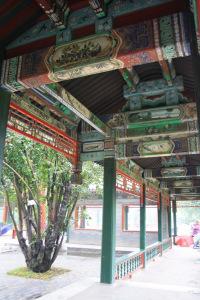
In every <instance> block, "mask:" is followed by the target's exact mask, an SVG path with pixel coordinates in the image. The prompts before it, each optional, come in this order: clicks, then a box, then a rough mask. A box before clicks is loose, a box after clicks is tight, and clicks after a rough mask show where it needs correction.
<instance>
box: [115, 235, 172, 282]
mask: <svg viewBox="0 0 200 300" xmlns="http://www.w3.org/2000/svg"><path fill="white" fill-rule="evenodd" d="M171 247H172V241H171V238H167V239H165V240H163V241H162V242H157V243H155V244H153V245H150V246H148V247H147V248H146V250H145V251H139V252H137V253H135V252H131V253H129V254H127V255H123V256H121V257H119V258H117V259H116V273H115V279H125V278H131V277H132V274H133V273H134V272H135V271H136V270H138V269H141V268H144V266H145V261H146V262H149V261H151V260H153V259H154V258H155V257H156V256H159V255H162V252H163V251H165V250H167V249H169V248H171Z"/></svg>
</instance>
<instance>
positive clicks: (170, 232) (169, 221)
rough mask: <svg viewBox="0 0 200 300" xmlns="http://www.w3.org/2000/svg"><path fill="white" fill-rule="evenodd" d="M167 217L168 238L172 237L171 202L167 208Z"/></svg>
mask: <svg viewBox="0 0 200 300" xmlns="http://www.w3.org/2000/svg"><path fill="white" fill-rule="evenodd" d="M167 215H168V234H169V237H170V238H171V237H172V215H171V201H169V206H168V208H167Z"/></svg>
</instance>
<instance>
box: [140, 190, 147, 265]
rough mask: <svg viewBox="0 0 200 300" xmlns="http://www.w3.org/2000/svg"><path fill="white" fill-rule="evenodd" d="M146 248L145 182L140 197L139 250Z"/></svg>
mask: <svg viewBox="0 0 200 300" xmlns="http://www.w3.org/2000/svg"><path fill="white" fill-rule="evenodd" d="M145 249H146V197H145V184H143V185H142V191H141V197H140V250H141V251H145ZM145 263H146V254H145V253H144V264H143V267H145Z"/></svg>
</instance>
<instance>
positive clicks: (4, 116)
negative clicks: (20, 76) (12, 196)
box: [0, 90, 10, 177]
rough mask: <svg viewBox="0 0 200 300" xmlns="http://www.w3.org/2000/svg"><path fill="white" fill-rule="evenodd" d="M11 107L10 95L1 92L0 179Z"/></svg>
mask: <svg viewBox="0 0 200 300" xmlns="http://www.w3.org/2000/svg"><path fill="white" fill-rule="evenodd" d="M9 105H10V93H9V92H7V91H4V90H0V177H1V173H2V168H3V155H4V146H5V139H6V126H7V121H8V112H9Z"/></svg>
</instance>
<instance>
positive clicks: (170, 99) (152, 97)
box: [123, 76, 190, 111]
mask: <svg viewBox="0 0 200 300" xmlns="http://www.w3.org/2000/svg"><path fill="white" fill-rule="evenodd" d="M183 91H184V86H183V78H182V76H178V77H177V78H175V79H174V80H173V82H172V85H171V86H169V85H168V83H167V81H166V80H165V79H157V80H149V81H145V82H140V83H138V85H137V87H136V89H135V90H130V89H129V88H128V87H127V86H124V91H123V95H124V98H125V99H126V100H127V102H126V104H125V105H124V107H123V111H133V110H140V109H145V108H155V107H161V106H165V107H166V106H169V105H177V104H183V103H187V102H190V100H189V99H188V98H187V97H184V96H183V94H182V92H183Z"/></svg>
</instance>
